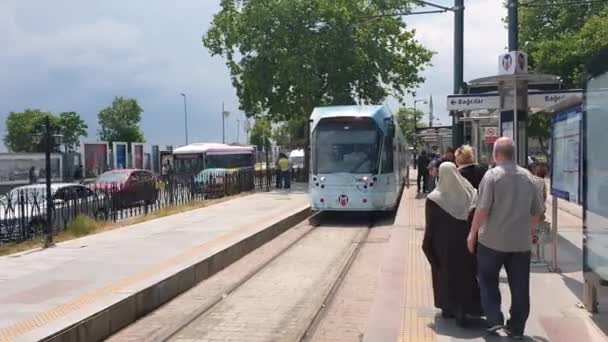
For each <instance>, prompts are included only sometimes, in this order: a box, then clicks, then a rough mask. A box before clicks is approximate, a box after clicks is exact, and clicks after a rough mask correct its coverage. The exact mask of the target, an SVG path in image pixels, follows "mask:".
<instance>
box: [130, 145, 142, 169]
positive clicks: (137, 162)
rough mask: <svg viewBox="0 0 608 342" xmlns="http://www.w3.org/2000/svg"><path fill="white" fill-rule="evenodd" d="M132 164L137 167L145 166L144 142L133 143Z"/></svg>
mask: <svg viewBox="0 0 608 342" xmlns="http://www.w3.org/2000/svg"><path fill="white" fill-rule="evenodd" d="M131 155H132V163H133V164H132V165H133V168H135V169H143V168H144V144H141V143H131Z"/></svg>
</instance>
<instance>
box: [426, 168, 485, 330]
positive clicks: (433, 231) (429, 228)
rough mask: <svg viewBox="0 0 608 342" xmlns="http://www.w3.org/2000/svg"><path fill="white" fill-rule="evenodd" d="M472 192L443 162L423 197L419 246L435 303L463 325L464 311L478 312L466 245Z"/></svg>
mask: <svg viewBox="0 0 608 342" xmlns="http://www.w3.org/2000/svg"><path fill="white" fill-rule="evenodd" d="M476 195H477V192H476V190H475V189H474V188H473V186H472V185H471V184H470V183H469V181H467V180H466V179H465V178H464V177H463V176H462V175H461V174H460V173H459V172H458V169H457V168H456V165H455V164H454V163H452V162H444V163H442V164H441V166H440V167H439V182H438V184H437V188H436V189H435V190H433V192H431V193H430V194H429V195H428V196H427V200H426V229H425V232H424V240H423V243H422V250H423V251H424V254H425V255H426V258H427V260H428V261H429V263H430V264H431V272H432V279H433V294H434V299H435V307H437V308H439V309H441V314H442V316H443V317H444V318H453V317H455V318H456V322H457V323H458V324H459V325H461V326H464V325H466V319H467V315H473V316H480V315H481V302H480V295H479V285H478V284H477V279H476V265H475V256H474V255H472V254H470V253H469V252H468V251H467V247H466V241H467V236H468V235H469V227H470V224H469V217H470V213H471V210H472V209H473V207H474V205H475V198H476Z"/></svg>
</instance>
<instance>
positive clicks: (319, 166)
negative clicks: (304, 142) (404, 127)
mask: <svg viewBox="0 0 608 342" xmlns="http://www.w3.org/2000/svg"><path fill="white" fill-rule="evenodd" d="M398 127H399V126H398V124H397V122H396V118H395V116H394V115H393V114H392V113H391V111H390V109H389V108H388V107H386V106H332V107H318V108H315V109H314V110H313V112H312V115H311V116H310V132H311V133H310V134H311V135H310V141H311V171H310V179H309V187H310V201H311V206H312V208H313V210H317V211H392V210H395V209H396V207H397V205H398V203H399V198H400V194H401V191H402V189H403V186H404V185H405V181H406V177H407V169H408V160H409V153H410V152H409V147H408V144H407V142H406V140H405V137H404V135H403V134H402V132H401V130H400V129H399V128H398Z"/></svg>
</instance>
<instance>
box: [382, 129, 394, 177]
mask: <svg viewBox="0 0 608 342" xmlns="http://www.w3.org/2000/svg"><path fill="white" fill-rule="evenodd" d="M393 170H394V169H393V140H392V139H391V138H389V137H385V138H384V147H383V148H382V173H391V172H393Z"/></svg>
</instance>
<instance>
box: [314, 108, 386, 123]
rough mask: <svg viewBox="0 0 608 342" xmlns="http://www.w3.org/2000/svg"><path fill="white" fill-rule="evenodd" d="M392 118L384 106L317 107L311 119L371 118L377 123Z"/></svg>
mask: <svg viewBox="0 0 608 342" xmlns="http://www.w3.org/2000/svg"><path fill="white" fill-rule="evenodd" d="M391 116H392V114H391V112H390V110H389V109H388V107H386V106H384V105H365V106H327V107H316V108H315V109H314V110H313V111H312V114H311V115H310V119H311V120H313V121H318V120H321V119H324V118H333V117H370V118H373V119H374V120H377V121H383V120H384V119H385V118H389V117H391Z"/></svg>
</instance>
